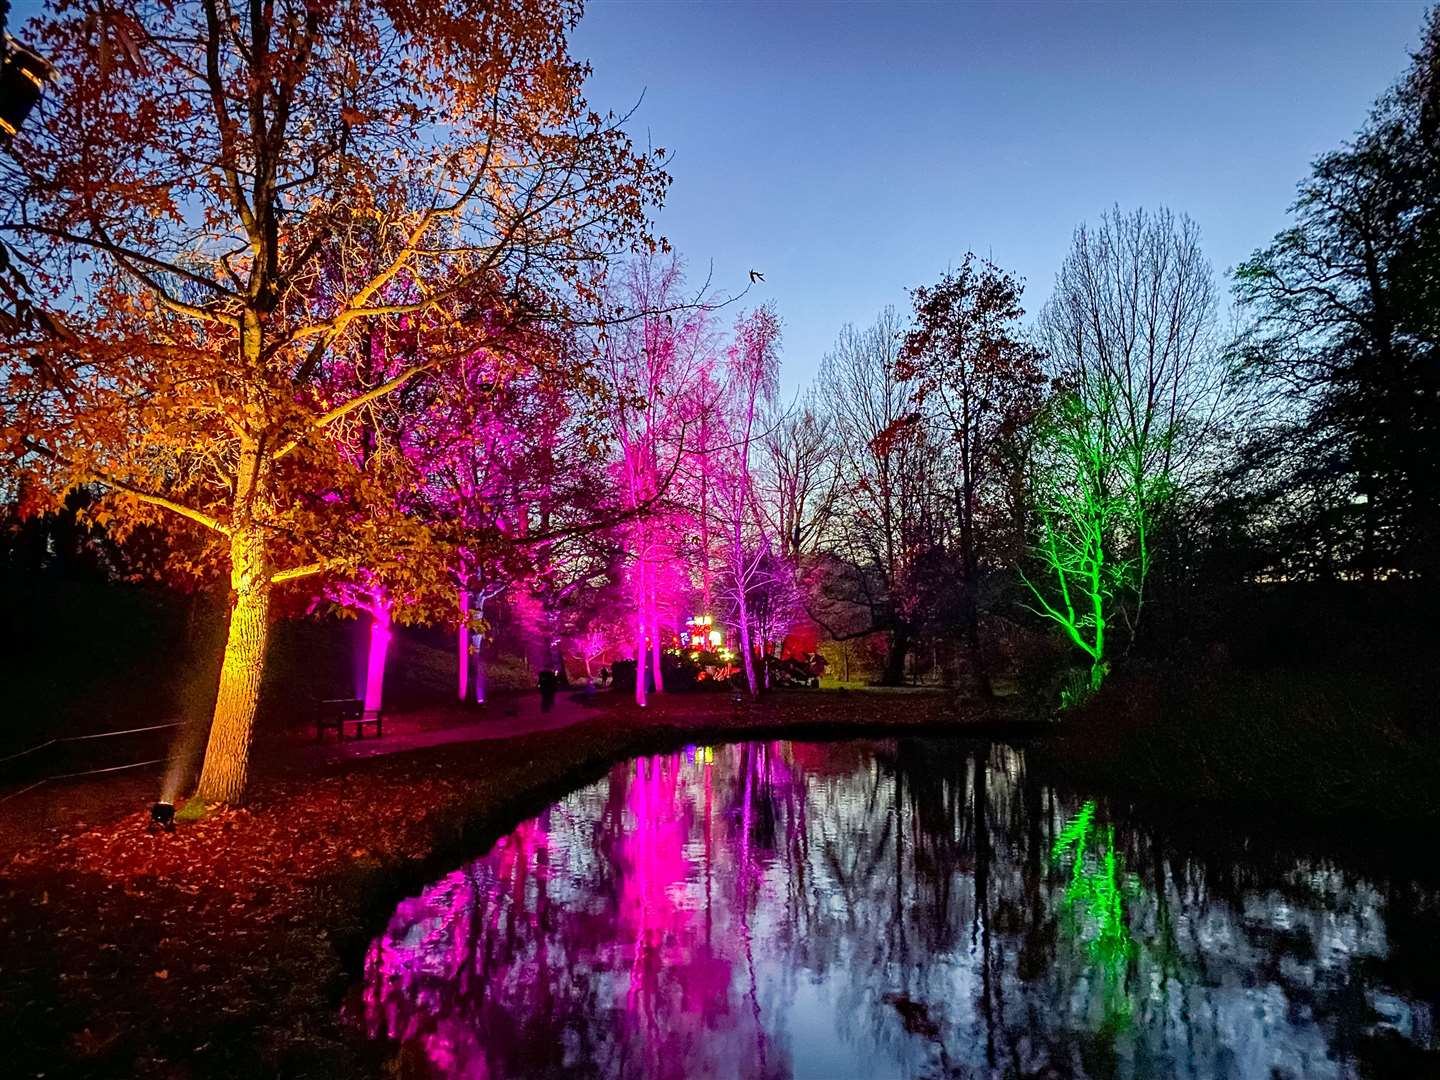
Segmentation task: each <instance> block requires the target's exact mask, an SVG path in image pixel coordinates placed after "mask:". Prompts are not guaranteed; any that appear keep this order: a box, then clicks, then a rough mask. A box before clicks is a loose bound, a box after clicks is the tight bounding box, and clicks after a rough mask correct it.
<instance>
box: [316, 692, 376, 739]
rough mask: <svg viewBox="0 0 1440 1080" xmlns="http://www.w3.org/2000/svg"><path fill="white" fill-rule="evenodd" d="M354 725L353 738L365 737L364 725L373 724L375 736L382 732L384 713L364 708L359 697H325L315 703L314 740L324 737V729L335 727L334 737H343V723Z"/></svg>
mask: <svg viewBox="0 0 1440 1080" xmlns="http://www.w3.org/2000/svg"><path fill="white" fill-rule="evenodd" d="M346 724H354V725H355V738H357V739H363V738H364V737H365V725H366V724H374V725H375V737H376V738H377V739H378V738H379V737H380V736H381V735H382V734H383V733H384V730H383V725H384V714H383V713H382V712H381V711H380V710H379V709H370V710H367V709H366V708H365V703H364V702H363V701H361V700H360V699H359V698H325V699H323V700H321V701H317V702H316V703H315V741H316V742H320V741H322V740H323V739H324V738H325V732H326V730H328V729H330V728H334V729H335V735H336V737H338V738H340V739H343V738H345V725H346Z"/></svg>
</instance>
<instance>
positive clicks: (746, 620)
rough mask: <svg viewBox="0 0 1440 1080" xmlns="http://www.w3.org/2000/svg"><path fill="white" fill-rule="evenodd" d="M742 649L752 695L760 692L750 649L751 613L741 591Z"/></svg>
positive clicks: (746, 677) (753, 658) (746, 675)
mask: <svg viewBox="0 0 1440 1080" xmlns="http://www.w3.org/2000/svg"><path fill="white" fill-rule="evenodd" d="M740 651H741V653H743V654H744V656H745V681H746V682H747V683H749V684H750V696H751V697H752V698H753V697H755V696H756V695H758V694H759V693H760V686H759V684H758V683H757V682H756V680H755V657H754V655H753V654H752V653H751V651H750V614H749V612H748V611H747V610H746V606H745V593H744V592H743V591H741V593H740Z"/></svg>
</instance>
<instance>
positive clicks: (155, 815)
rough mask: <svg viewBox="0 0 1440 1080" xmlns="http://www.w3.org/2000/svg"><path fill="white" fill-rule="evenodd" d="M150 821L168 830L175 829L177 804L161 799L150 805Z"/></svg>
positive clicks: (172, 830)
mask: <svg viewBox="0 0 1440 1080" xmlns="http://www.w3.org/2000/svg"><path fill="white" fill-rule="evenodd" d="M150 822H151V824H153V825H158V826H159V827H160V828H162V829H164V830H165V831H166V832H174V831H175V804H174V803H172V802H165V801H163V800H162V801H160V802H157V803H155V804H154V805H153V806H151V807H150Z"/></svg>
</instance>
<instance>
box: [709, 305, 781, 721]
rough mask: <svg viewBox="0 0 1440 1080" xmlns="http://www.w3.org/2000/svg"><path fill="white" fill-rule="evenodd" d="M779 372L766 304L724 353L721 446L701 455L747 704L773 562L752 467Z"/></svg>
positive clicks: (773, 321)
mask: <svg viewBox="0 0 1440 1080" xmlns="http://www.w3.org/2000/svg"><path fill="white" fill-rule="evenodd" d="M779 371H780V319H779V316H777V315H776V314H775V311H774V309H773V308H771V307H770V306H768V305H766V306H764V307H760V308H757V309H756V310H755V311H753V312H751V313H750V314H749V315H747V316H744V317H742V318H741V319H740V320H739V321H738V322H737V323H736V326H735V340H734V342H733V343H732V344H731V345H730V348H729V349H728V350H727V351H726V354H725V365H724V373H725V379H726V386H725V394H724V396H723V397H722V399H721V406H722V413H723V423H724V436H723V437H724V442H723V443H721V444H720V445H718V446H717V447H716V448H715V449H714V450H712V451H711V452H710V453H708V454H707V455H706V469H707V475H708V476H709V478H710V480H711V486H712V489H713V492H714V496H713V501H712V503H711V506H710V507H709V508H708V509H710V512H711V513H712V515H713V518H714V522H713V525H712V531H713V533H714V535H715V540H716V545H717V554H718V558H719V563H720V566H721V573H722V579H723V583H724V588H725V591H726V593H727V594H728V598H729V600H730V603H731V605H732V607H733V611H734V622H735V629H736V631H737V632H738V635H739V638H740V647H741V648H740V651H741V655H742V658H743V663H744V668H745V681H746V683H747V684H748V685H749V687H750V694H751V696H752V697H753V696H754V695H756V694H757V693H758V692H759V688H760V687H759V679H758V677H757V675H756V663H755V648H754V646H755V644H756V641H755V633H754V622H753V619H752V612H751V608H752V603H753V597H754V595H755V593H756V591H757V590H758V589H759V588H760V587H761V585H762V579H764V578H765V577H766V576H767V574H766V571H765V567H766V565H767V561H771V560H774V559H775V557H776V556H775V552H774V549H773V546H772V538H771V536H770V534H769V530H768V529H767V528H766V527H765V521H764V516H763V515H762V514H761V513H760V508H759V501H758V498H757V492H756V488H757V468H758V464H759V451H760V440H761V437H762V435H763V434H764V430H763V427H762V416H763V414H764V412H765V410H766V408H767V406H770V405H773V404H774V400H775V393H776V390H777V388H778V384H779Z"/></svg>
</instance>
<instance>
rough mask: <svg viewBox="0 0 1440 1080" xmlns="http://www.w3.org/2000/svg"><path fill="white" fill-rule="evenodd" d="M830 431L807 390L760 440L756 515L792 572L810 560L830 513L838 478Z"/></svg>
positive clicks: (831, 423)
mask: <svg viewBox="0 0 1440 1080" xmlns="http://www.w3.org/2000/svg"><path fill="white" fill-rule="evenodd" d="M834 427H835V425H834V421H833V419H832V418H831V417H830V416H829V415H828V414H827V413H825V412H824V411H823V410H822V408H821V406H820V405H819V403H818V402H817V401H816V400H815V396H814V391H813V390H812V391H811V392H810V393H809V394H807V395H806V397H805V400H804V401H803V402H801V403H800V405H799V407H798V408H794V407H792V408H791V409H790V410H788V411H787V412H786V413H785V414H784V415H782V416H780V417H778V418H775V419H772V420H771V421H770V423H769V429H768V431H767V432H766V434H765V436H764V437H763V438H762V439H761V452H762V454H763V458H764V462H763V464H764V473H763V478H762V480H761V483H760V487H761V491H760V502H759V509H760V512H761V514H763V515H764V517H765V524H766V528H767V529H768V531H769V532H770V533H771V535H773V536H774V537H775V538H776V544H777V546H778V548H779V550H780V554H781V555H783V556H784V557H785V558H786V559H787V560H789V561H790V563H791V564H792V565H794V566H799V565H800V564H801V563H802V561H803V560H804V559H805V558H806V557H807V556H811V555H814V554H815V550H816V546H817V544H818V543H819V540H820V536H821V533H822V531H823V530H824V528H825V525H826V522H827V521H828V520H829V518H830V515H831V513H832V512H833V511H834V508H835V500H836V496H837V494H838V482H839V473H838V470H837V465H838V461H837V454H836V447H835V439H834Z"/></svg>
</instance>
